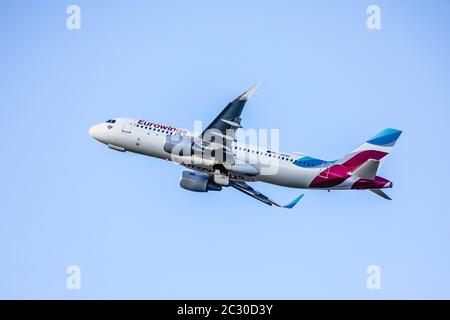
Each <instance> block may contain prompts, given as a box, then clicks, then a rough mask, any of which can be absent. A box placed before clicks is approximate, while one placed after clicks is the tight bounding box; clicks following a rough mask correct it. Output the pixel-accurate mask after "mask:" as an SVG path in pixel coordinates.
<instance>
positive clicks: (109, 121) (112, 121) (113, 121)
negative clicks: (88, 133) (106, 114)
mask: <svg viewBox="0 0 450 320" xmlns="http://www.w3.org/2000/svg"><path fill="white" fill-rule="evenodd" d="M106 123H116V120H112V119H111V120H108V121H106Z"/></svg>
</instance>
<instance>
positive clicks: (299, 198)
mask: <svg viewBox="0 0 450 320" xmlns="http://www.w3.org/2000/svg"><path fill="white" fill-rule="evenodd" d="M303 196H304V194H301V195H299V196H298V197H297V198H295V199H294V200H293V201H292V202H291V203H289V204H287V205H285V206H283V208H287V209H292V208H293V207H294V206H295V205H296V204H297V202H299V201H300V200H301V199H302V198H303Z"/></svg>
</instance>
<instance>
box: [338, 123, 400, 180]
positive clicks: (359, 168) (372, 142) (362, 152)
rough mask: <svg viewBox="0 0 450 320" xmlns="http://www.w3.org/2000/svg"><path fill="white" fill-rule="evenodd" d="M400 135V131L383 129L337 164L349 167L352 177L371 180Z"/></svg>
mask: <svg viewBox="0 0 450 320" xmlns="http://www.w3.org/2000/svg"><path fill="white" fill-rule="evenodd" d="M401 133H402V131H401V130H397V129H391V128H388V129H384V130H383V131H381V132H379V133H378V134H376V135H375V136H373V137H372V138H370V139H369V140H367V141H366V142H365V143H363V144H362V145H360V146H359V147H357V148H356V149H354V150H353V151H352V152H350V153H349V154H347V155H345V156H344V157H343V158H342V159H340V160H339V164H341V165H343V166H345V167H350V168H351V169H352V170H353V171H352V175H353V173H354V174H355V175H358V176H360V177H361V178H362V179H368V180H373V179H374V178H375V176H376V172H377V170H378V168H379V166H380V165H381V164H382V162H383V161H384V160H385V159H386V157H387V156H388V155H389V153H390V152H391V151H392V149H393V148H394V145H395V143H396V141H397V139H398V138H399V137H400V135H401ZM370 178H372V179H370Z"/></svg>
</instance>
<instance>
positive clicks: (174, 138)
mask: <svg viewBox="0 0 450 320" xmlns="http://www.w3.org/2000/svg"><path fill="white" fill-rule="evenodd" d="M193 145H194V139H193V138H192V137H184V136H180V135H168V136H167V137H166V142H165V143H164V151H165V152H167V153H170V154H172V153H173V154H176V155H178V156H191V155H192V154H193V153H194V150H193Z"/></svg>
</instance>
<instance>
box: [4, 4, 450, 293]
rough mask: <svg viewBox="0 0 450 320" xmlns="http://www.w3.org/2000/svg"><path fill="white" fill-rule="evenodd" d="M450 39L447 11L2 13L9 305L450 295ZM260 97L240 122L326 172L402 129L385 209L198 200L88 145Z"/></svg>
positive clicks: (146, 8)
mask: <svg viewBox="0 0 450 320" xmlns="http://www.w3.org/2000/svg"><path fill="white" fill-rule="evenodd" d="M69 4H77V5H79V6H80V8H81V23H82V25H81V26H82V27H81V30H77V31H69V30H68V29H67V28H66V18H67V14H66V8H67V6H68V5H69ZM370 4H377V5H378V6H379V7H380V8H381V17H382V28H381V30H368V29H367V27H366V18H367V14H366V8H367V6H368V5H370ZM449 26H450V3H449V2H448V1H444V0H442V1H439V0H435V1H429V2H424V1H395V2H393V1H374V2H372V1H339V3H338V2H337V1H279V2H274V1H245V2H243V1H194V2H192V1H191V2H189V3H187V2H185V1H159V2H157V1H130V2H127V3H125V2H123V1H82V0H79V1H72V2H69V1H39V2H37V1H12V0H10V1H2V2H1V4H0V39H1V48H2V50H0V88H1V90H0V106H1V107H0V115H1V118H2V119H3V121H2V123H3V125H2V131H3V139H0V148H1V150H2V157H1V158H0V164H1V167H2V177H3V183H2V184H1V185H0V194H1V199H2V201H1V206H2V210H1V220H2V222H1V223H0V252H1V258H0V259H1V260H0V275H1V278H0V298H39V299H43V298H60V299H79V298H88V299H90V298H139V299H141V298H149V299H163V298H166V299H170V298H176V299H184V298H186V299H196V298H199V299H216V298H223V299H229V298H253V299H259V298H261V299H302V298H324V299H333V298H340V299H346V298H358V299H381V298H387V299H395V298H440V299H441V298H450V272H449V270H450V255H449V254H448V252H449V245H450V239H449V233H448V232H449V230H450V217H449V213H450V205H449V202H448V195H449V191H448V181H449V179H450V174H449V172H448V170H446V169H445V168H443V167H442V165H443V164H445V163H446V160H447V159H448V158H449V157H450V151H449V150H450V149H449V148H448V141H449V138H450V135H449V129H448V123H449V119H450V117H449V116H450V113H449V109H448V108H449V101H450V90H448V89H449V88H448V85H449V80H450V79H449V78H450V72H449V71H450V60H449V59H448V57H449V55H450V44H449V41H448V39H449V38H450V28H449ZM257 80H261V81H262V84H261V86H260V88H259V89H258V91H257V92H256V93H255V95H254V96H253V97H252V98H251V100H250V101H249V102H248V103H247V105H246V108H245V110H244V113H243V121H242V123H243V125H244V126H245V127H247V128H269V129H270V128H279V129H280V139H281V142H280V148H281V150H283V151H288V152H292V151H301V152H304V153H307V154H310V155H312V156H317V157H321V158H324V159H335V158H338V157H341V156H342V155H344V154H345V153H347V152H349V151H351V150H352V149H353V148H354V147H355V146H357V145H359V144H360V143H362V142H363V141H365V140H366V139H367V138H369V137H370V136H372V135H373V134H375V133H377V132H378V131H380V130H381V129H383V128H386V127H394V128H398V129H402V130H404V133H403V135H402V136H401V137H400V139H399V140H398V143H397V145H396V147H395V149H394V151H393V153H392V154H391V155H390V157H389V159H388V160H387V161H386V162H385V164H384V167H383V168H382V169H381V175H382V176H384V177H386V178H388V179H390V180H392V181H394V188H393V189H392V190H389V194H390V196H391V197H392V198H393V199H394V200H393V201H391V202H388V201H384V200H383V199H381V198H379V197H377V196H375V195H373V194H372V193H370V192H364V191H355V192H345V191H343V192H331V193H327V192H323V191H308V190H307V191H305V197H304V199H303V200H302V201H301V202H300V203H299V204H298V206H297V207H296V208H294V209H293V210H290V211H289V210H280V209H277V208H272V207H269V206H265V205H263V204H261V203H259V202H257V201H255V200H253V199H251V198H250V197H246V196H245V195H243V194H241V193H239V192H237V191H234V190H231V189H230V190H229V189H226V190H224V191H222V192H220V193H207V194H196V193H190V192H188V191H185V190H182V189H181V188H180V187H179V177H180V175H181V171H182V168H181V167H177V166H176V165H174V164H170V163H167V162H162V161H158V160H155V159H151V158H147V157H143V156H139V155H135V154H129V153H126V154H123V153H118V152H113V151H111V150H108V149H107V148H105V147H104V146H103V145H101V144H99V143H98V142H96V141H94V140H93V139H91V138H90V137H89V135H88V132H87V130H88V128H89V127H90V126H91V125H92V124H94V123H97V122H101V121H104V120H106V119H108V118H111V117H118V116H130V117H142V118H145V119H148V120H151V121H156V122H161V123H168V124H171V125H173V126H178V127H185V128H188V129H192V126H193V121H194V120H203V121H205V122H208V121H210V120H212V119H213V118H214V117H215V116H216V115H217V113H218V112H220V110H221V108H223V107H224V106H225V105H226V104H227V103H228V102H229V101H230V100H231V99H233V98H235V97H236V96H237V95H239V94H240V93H241V92H242V91H244V90H245V89H247V88H248V87H249V86H250V85H252V84H253V83H254V82H255V81H257ZM255 187H256V188H257V189H258V190H260V191H262V192H264V193H266V194H268V195H270V196H271V197H272V198H274V199H276V200H278V201H280V202H282V203H283V202H288V201H289V200H291V199H292V198H294V197H295V196H296V195H298V194H299V190H294V189H288V188H283V187H277V186H271V185H265V184H261V183H259V184H257V185H255ZM300 192H301V191H300ZM73 264H75V265H79V266H80V268H81V290H68V289H67V288H66V279H67V274H66V268H67V266H69V265H73ZM372 264H376V265H378V266H380V268H381V272H382V278H381V285H382V288H381V290H368V289H367V287H366V278H367V274H366V268H367V267H368V266H369V265H372Z"/></svg>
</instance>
